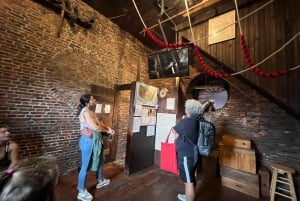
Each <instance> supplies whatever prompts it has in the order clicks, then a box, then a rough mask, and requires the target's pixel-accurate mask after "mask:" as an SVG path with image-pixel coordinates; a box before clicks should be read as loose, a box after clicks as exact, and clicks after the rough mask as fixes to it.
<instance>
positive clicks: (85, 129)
mask: <svg viewBox="0 0 300 201" xmlns="http://www.w3.org/2000/svg"><path fill="white" fill-rule="evenodd" d="M95 105H96V99H95V98H94V97H93V96H92V95H90V94H85V95H82V96H81V98H80V105H79V109H78V115H79V120H80V131H81V137H80V140H79V147H80V150H81V168H80V171H79V174H78V185H77V188H78V191H79V192H78V195H77V198H78V199H79V200H81V201H90V200H92V199H93V196H92V195H91V194H90V193H89V192H88V191H87V190H86V188H85V182H86V178H87V172H88V171H89V170H92V171H96V172H97V174H96V177H97V180H98V184H97V186H96V188H101V187H103V186H105V185H107V184H109V182H110V180H109V179H104V178H103V164H104V156H103V143H102V139H101V134H102V133H108V134H110V135H113V134H114V133H115V131H114V130H113V129H111V128H110V127H108V126H106V125H105V124H103V123H102V122H100V121H99V120H98V118H97V116H96V114H95V112H94V111H93V110H92V109H91V108H92V107H93V106H95Z"/></svg>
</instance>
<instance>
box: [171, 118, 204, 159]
mask: <svg viewBox="0 0 300 201" xmlns="http://www.w3.org/2000/svg"><path fill="white" fill-rule="evenodd" d="M198 125H199V124H198V120H197V119H195V118H191V117H188V118H185V119H182V120H181V121H180V122H179V123H178V124H177V125H176V126H174V130H175V131H176V132H177V133H178V134H179V137H178V138H177V140H176V151H177V154H178V156H179V157H183V156H188V157H193V156H194V149H193V146H192V145H191V143H190V142H189V141H188V140H187V139H184V137H183V136H182V134H184V135H185V136H187V137H188V138H189V139H190V140H191V141H192V142H193V143H194V144H197V139H198V128H199V126H198Z"/></svg>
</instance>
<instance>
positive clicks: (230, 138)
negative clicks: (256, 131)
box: [222, 134, 251, 149]
mask: <svg viewBox="0 0 300 201" xmlns="http://www.w3.org/2000/svg"><path fill="white" fill-rule="evenodd" d="M222 144H223V145H226V146H231V147H237V148H244V149H251V140H250V139H246V138H241V137H236V136H234V135H229V134H227V135H223V136H222Z"/></svg>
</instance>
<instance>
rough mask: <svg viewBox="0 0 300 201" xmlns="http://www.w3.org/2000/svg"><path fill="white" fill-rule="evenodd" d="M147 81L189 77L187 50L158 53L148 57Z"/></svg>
mask: <svg viewBox="0 0 300 201" xmlns="http://www.w3.org/2000/svg"><path fill="white" fill-rule="evenodd" d="M148 72H149V79H157V78H170V77H185V76H188V75H189V48H188V47H185V48H181V49H176V50H171V51H166V52H160V53H156V54H152V55H149V56H148Z"/></svg>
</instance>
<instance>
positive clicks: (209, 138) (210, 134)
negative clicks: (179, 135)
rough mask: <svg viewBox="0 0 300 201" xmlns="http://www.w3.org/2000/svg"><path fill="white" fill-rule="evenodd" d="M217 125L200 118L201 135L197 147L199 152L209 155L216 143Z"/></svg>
mask: <svg viewBox="0 0 300 201" xmlns="http://www.w3.org/2000/svg"><path fill="white" fill-rule="evenodd" d="M215 135H216V127H215V125H214V124H213V123H211V122H210V121H207V120H205V119H203V118H200V119H199V135H198V140H197V147H198V151H199V154H200V155H202V156H209V155H210V153H211V152H212V149H213V146H214V144H215Z"/></svg>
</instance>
